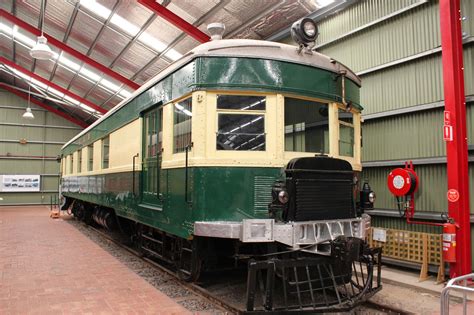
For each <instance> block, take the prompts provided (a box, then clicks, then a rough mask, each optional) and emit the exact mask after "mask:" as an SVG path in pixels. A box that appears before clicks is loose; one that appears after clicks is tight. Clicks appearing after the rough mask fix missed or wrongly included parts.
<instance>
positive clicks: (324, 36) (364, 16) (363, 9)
mask: <svg viewBox="0 0 474 315" xmlns="http://www.w3.org/2000/svg"><path fill="white" fill-rule="evenodd" d="M416 2H418V1H416V0H390V1H386V0H363V1H360V2H359V3H357V4H354V5H353V6H351V7H349V8H348V9H346V10H344V11H342V12H340V13H339V14H337V15H334V16H331V17H329V18H327V19H325V20H323V21H321V23H320V24H319V30H320V33H321V34H320V36H319V38H318V44H320V43H324V42H327V41H329V40H331V39H333V38H336V37H339V36H341V35H344V34H346V33H348V32H350V31H352V30H354V29H356V28H358V27H360V26H363V25H365V24H368V23H370V22H372V21H374V20H377V19H379V18H382V17H384V16H386V15H388V14H390V13H392V12H395V11H397V10H400V9H402V8H404V7H407V6H409V5H411V4H413V3H416Z"/></svg>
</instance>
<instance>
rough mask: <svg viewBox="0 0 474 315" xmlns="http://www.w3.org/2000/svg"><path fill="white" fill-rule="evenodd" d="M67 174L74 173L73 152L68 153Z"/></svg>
mask: <svg viewBox="0 0 474 315" xmlns="http://www.w3.org/2000/svg"><path fill="white" fill-rule="evenodd" d="M68 174H74V153H71V154H69V167H68Z"/></svg>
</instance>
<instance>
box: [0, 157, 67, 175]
mask: <svg viewBox="0 0 474 315" xmlns="http://www.w3.org/2000/svg"><path fill="white" fill-rule="evenodd" d="M44 166H45V168H44V170H43V160H14V159H0V174H41V173H43V174H57V173H59V163H58V162H56V160H45V161H44Z"/></svg>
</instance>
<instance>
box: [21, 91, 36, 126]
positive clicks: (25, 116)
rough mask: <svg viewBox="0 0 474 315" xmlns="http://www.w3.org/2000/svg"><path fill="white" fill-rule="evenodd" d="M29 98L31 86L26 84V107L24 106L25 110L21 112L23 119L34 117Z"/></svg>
mask: <svg viewBox="0 0 474 315" xmlns="http://www.w3.org/2000/svg"><path fill="white" fill-rule="evenodd" d="M30 98H31V87H30V86H28V107H27V108H26V111H25V112H24V113H23V118H25V119H34V118H35V115H33V112H32V111H31V107H30Z"/></svg>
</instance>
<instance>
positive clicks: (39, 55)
mask: <svg viewBox="0 0 474 315" xmlns="http://www.w3.org/2000/svg"><path fill="white" fill-rule="evenodd" d="M44 4H45V0H42V1H41V10H42V12H43V13H42V14H41V36H38V39H37V41H36V45H35V46H34V47H33V48H32V49H31V50H30V56H31V57H33V58H35V59H39V60H49V59H51V58H52V57H53V54H54V53H53V51H52V50H51V48H49V46H48V39H47V38H46V37H44V35H43V25H44V15H45V8H44Z"/></svg>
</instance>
